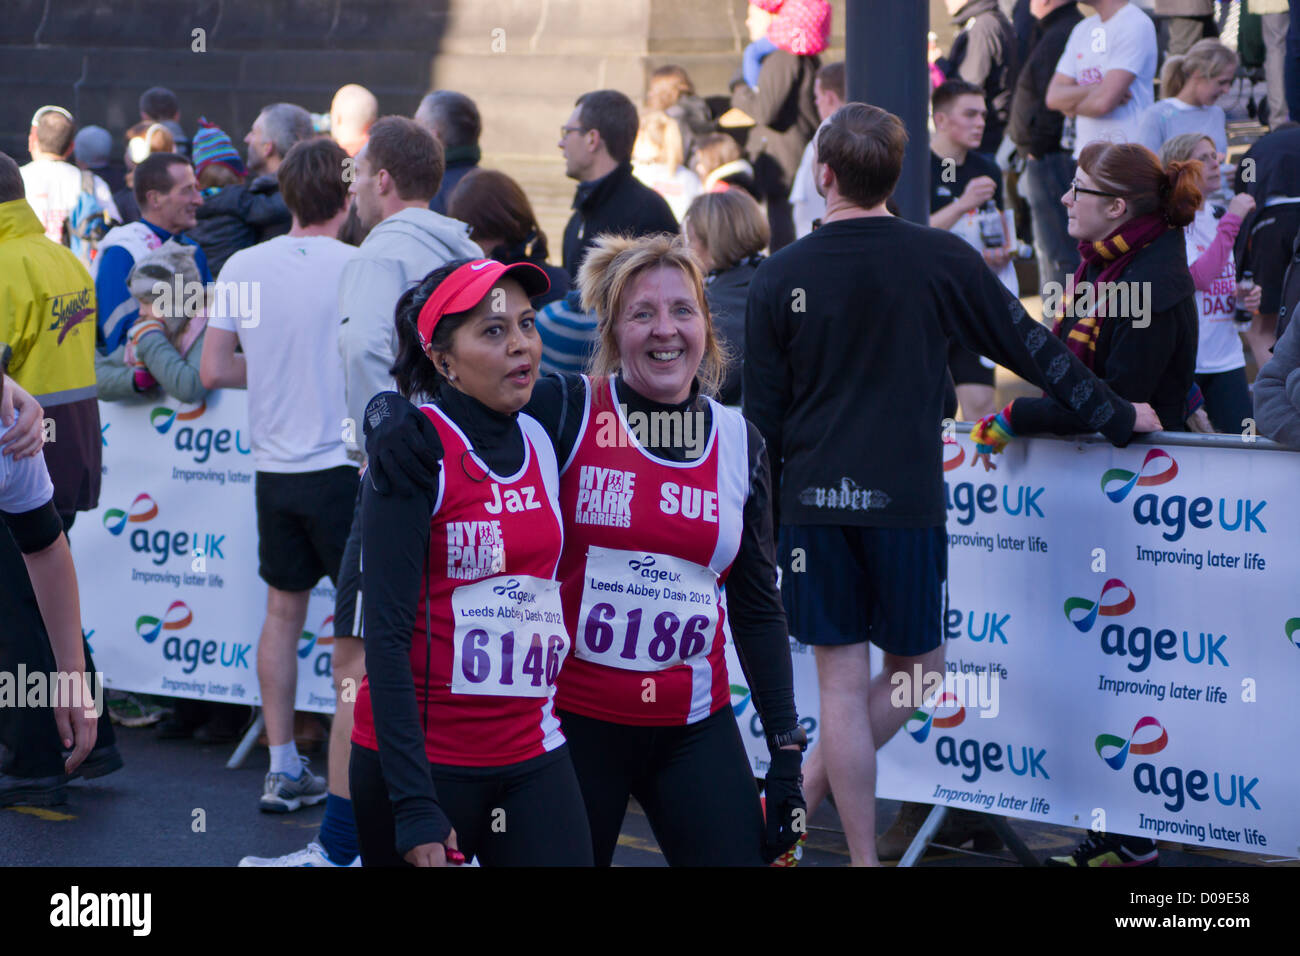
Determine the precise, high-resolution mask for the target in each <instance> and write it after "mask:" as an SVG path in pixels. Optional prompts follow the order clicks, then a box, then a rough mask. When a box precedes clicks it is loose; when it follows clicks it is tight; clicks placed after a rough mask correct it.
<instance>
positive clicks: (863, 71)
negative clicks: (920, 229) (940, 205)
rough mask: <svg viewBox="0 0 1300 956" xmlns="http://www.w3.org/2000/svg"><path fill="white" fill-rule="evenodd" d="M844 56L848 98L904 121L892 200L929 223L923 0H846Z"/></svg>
mask: <svg viewBox="0 0 1300 956" xmlns="http://www.w3.org/2000/svg"><path fill="white" fill-rule="evenodd" d="M844 6H845V23H844V48H845V54H844V59H845V63H846V70H847V75H846V83H847V85H848V89H847V90H846V92H847V94H848V98H849V100H850V101H854V102H859V103H870V104H871V105H872V106H879V107H880V108H881V109H886V110H889V112H891V113H893V114H894V115H895V116H897V117H898V118H899V119H901V120H902V121H903V125H904V126H906V127H907V136H908V142H907V154H906V155H905V156H904V158H903V175H902V178H900V179H899V181H898V188H897V189H896V190H895V191H894V201H895V202H897V203H898V208H899V211H900V212H901V213H902V214H903V218H904V219H910V220H911V221H912V222H919V223H922V224H924V223H928V222H929V221H930V206H929V201H928V199H927V196H928V195H929V191H930V182H929V180H930V133H929V129H928V128H927V125H926V124H927V119H928V116H929V103H930V71H929V66H928V64H927V63H926V56H925V51H926V34H927V33H928V31H929V29H930V5H929V4H928V3H924V2H922V0H845V3H844Z"/></svg>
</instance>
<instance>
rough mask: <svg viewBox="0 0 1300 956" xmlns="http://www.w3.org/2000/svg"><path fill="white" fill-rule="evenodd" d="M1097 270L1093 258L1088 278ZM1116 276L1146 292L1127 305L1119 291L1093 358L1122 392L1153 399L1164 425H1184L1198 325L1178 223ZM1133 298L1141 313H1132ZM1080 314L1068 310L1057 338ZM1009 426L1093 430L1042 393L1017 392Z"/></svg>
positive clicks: (1030, 430)
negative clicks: (1142, 299) (1040, 395)
mask: <svg viewBox="0 0 1300 956" xmlns="http://www.w3.org/2000/svg"><path fill="white" fill-rule="evenodd" d="M1100 272H1101V269H1100V267H1098V266H1090V267H1089V268H1088V272H1087V275H1086V278H1087V279H1088V281H1089V282H1095V281H1096V279H1097V276H1098V275H1099V274H1100ZM1117 281H1119V282H1122V283H1124V284H1125V285H1126V286H1127V287H1128V288H1129V289H1140V290H1144V291H1145V294H1147V295H1149V296H1150V298H1149V299H1147V300H1146V301H1145V302H1144V303H1138V304H1137V305H1136V306H1135V304H1134V303H1133V302H1132V300H1130V302H1129V308H1128V309H1127V311H1125V310H1124V309H1123V299H1118V300H1117V304H1118V305H1119V306H1120V308H1119V309H1117V310H1115V311H1116V314H1114V315H1111V316H1108V317H1107V318H1106V319H1105V320H1104V321H1103V322H1102V324H1101V331H1100V332H1099V333H1098V335H1097V354H1096V360H1095V363H1094V365H1093V368H1094V370H1095V371H1096V374H1097V377H1098V378H1099V379H1101V380H1102V381H1103V382H1105V383H1106V384H1107V385H1108V386H1110V388H1111V389H1112V390H1113V391H1114V392H1115V394H1116V395H1118V396H1120V397H1121V398H1124V399H1127V400H1128V401H1130V402H1147V403H1148V404H1150V405H1151V407H1152V408H1154V409H1155V411H1156V414H1157V415H1159V416H1160V426H1161V427H1162V428H1163V429H1164V430H1165V431H1171V432H1182V431H1187V424H1186V419H1187V393H1188V391H1190V390H1191V387H1192V382H1193V381H1194V380H1195V376H1196V344H1197V332H1198V329H1199V326H1198V321H1197V315H1196V298H1195V296H1196V289H1195V287H1194V285H1193V283H1192V277H1191V274H1190V273H1189V272H1188V270H1187V251H1186V246H1185V244H1184V239H1183V231H1182V230H1181V229H1170V230H1169V231H1168V232H1166V233H1165V234H1164V235H1162V236H1160V238H1158V239H1156V240H1155V241H1154V242H1152V243H1151V245H1149V246H1147V247H1146V248H1145V249H1140V250H1138V252H1137V254H1136V255H1135V256H1134V257H1133V261H1132V262H1130V263H1129V264H1128V266H1127V267H1126V268H1125V269H1124V271H1123V272H1122V273H1121V274H1120V276H1119V278H1118V280H1117ZM1138 306H1140V307H1141V309H1142V311H1143V313H1145V314H1143V315H1137V314H1136V311H1137V307H1138ZM1135 319H1136V320H1137V325H1136V326H1135V325H1134V321H1135ZM1078 320H1079V317H1078V316H1068V317H1067V318H1066V320H1065V322H1064V323H1063V325H1062V329H1061V338H1062V339H1064V338H1065V336H1066V335H1068V334H1069V331H1070V329H1071V328H1073V327H1074V325H1075V324H1076V323H1077V322H1078ZM1044 331H1046V330H1044ZM1011 430H1012V431H1014V432H1015V433H1016V434H1017V435H1032V434H1035V433H1038V432H1051V433H1053V434H1057V435H1071V434H1075V433H1078V432H1081V431H1091V429H1087V428H1084V427H1083V426H1082V424H1081V423H1080V422H1079V420H1078V419H1077V418H1076V417H1075V416H1073V415H1072V414H1071V413H1070V412H1069V410H1068V409H1065V408H1062V407H1061V406H1060V405H1059V404H1057V403H1056V402H1055V401H1053V400H1052V399H1050V398H1046V397H1043V398H1018V399H1016V400H1015V401H1014V402H1013V403H1012V404H1011Z"/></svg>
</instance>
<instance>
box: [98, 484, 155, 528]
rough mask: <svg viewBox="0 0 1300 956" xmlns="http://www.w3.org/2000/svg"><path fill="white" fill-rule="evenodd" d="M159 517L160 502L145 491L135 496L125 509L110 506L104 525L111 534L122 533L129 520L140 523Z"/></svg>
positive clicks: (105, 513) (105, 514) (106, 512)
mask: <svg viewBox="0 0 1300 956" xmlns="http://www.w3.org/2000/svg"><path fill="white" fill-rule="evenodd" d="M156 517H158V503H157V502H155V501H154V500H153V499H152V498H151V497H149V495H148V494H146V493H145V492H143V491H142V492H140V494H138V495H136V496H135V500H134V501H132V502H131V506H130V507H129V508H127V509H126V510H125V511H123V510H122V509H121V508H109V509H108V510H107V511H105V512H104V527H105V528H107V529H108V533H109V534H114V535H117V534H121V533H122V529H123V528H125V527H126V525H127V522H128V521H129V522H132V523H138V522H141V521H152V520H153V519H154V518H156Z"/></svg>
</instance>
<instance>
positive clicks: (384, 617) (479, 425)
mask: <svg viewBox="0 0 1300 956" xmlns="http://www.w3.org/2000/svg"><path fill="white" fill-rule="evenodd" d="M547 286H548V280H547V279H546V276H545V273H543V272H542V271H541V270H540V269H538V268H537V267H536V266H532V265H529V264H516V265H513V266H506V265H503V264H501V263H498V262H493V261H491V260H485V259H484V260H473V261H471V260H462V261H459V262H454V263H450V264H448V265H447V266H444V267H442V268H440V269H438V270H435V271H434V272H432V273H430V274H429V275H428V276H427V277H425V279H424V280H423V281H421V282H420V283H419V285H417V286H416V287H415V288H413V289H412V290H410V291H408V292H407V293H406V294H405V295H403V297H402V298H401V299H400V300H399V301H398V304H397V315H396V319H397V332H398V342H399V351H398V357H397V362H396V364H395V365H394V368H393V374H394V376H395V377H396V379H397V382H398V386H399V388H401V390H402V392H403V393H404V394H406V395H407V396H412V395H422V396H432V401H431V402H429V403H428V404H425V405H423V406H422V407H421V408H420V410H419V414H420V416H421V417H422V419H423V422H422V423H421V426H420V427H421V429H422V433H425V434H429V435H430V436H431V437H432V440H431V441H430V442H429V443H428V444H429V445H431V446H433V447H440V448H441V449H442V457H443V460H442V463H441V467H440V469H438V471H437V480H436V481H435V482H434V484H433V485H432V486H428V487H426V488H425V489H424V493H423V494H419V495H416V496H414V497H407V498H400V497H397V496H384V495H380V494H377V493H376V492H375V489H374V482H373V480H367V481H366V482H365V487H364V488H363V491H362V498H361V522H362V551H361V566H362V574H363V582H364V584H363V593H364V597H365V603H364V614H365V635H366V671H367V676H366V678H365V679H364V680H363V681H362V685H361V688H360V691H359V693H358V695H357V701H356V716H355V727H354V730H353V733H352V744H353V748H352V759H351V764H350V768H349V779H350V783H351V787H352V801H353V809H354V812H355V815H356V823H357V838H358V843H359V845H360V849H361V858H362V861H363V863H364V864H365V865H366V866H385V865H387V866H400V865H402V864H403V863H406V864H411V865H415V866H441V865H445V864H446V863H448V862H463V860H464V859H471V858H474V857H478V859H479V860H480V861H481V862H482V863H483V864H485V865H489V866H491V865H506V866H511V865H514V866H537V865H548V864H549V865H584V864H586V865H589V864H590V863H591V862H592V856H591V844H590V840H589V837H588V832H587V823H586V819H585V814H584V810H583V802H582V795H581V792H580V790H579V788H578V783H577V780H576V778H575V775H574V770H573V765H572V762H571V760H570V757H569V751H568V748H567V747H566V746H565V739H564V735H563V734H562V733H561V730H560V721H559V719H558V718H557V716H556V715H555V713H554V711H553V709H552V698H553V696H554V691H555V685H556V680H557V678H558V676H559V673H560V667H561V665H562V664H563V663H564V660H565V658H566V656H567V655H568V653H569V649H570V648H569V643H570V642H569V639H568V636H567V634H566V631H565V627H564V620H563V610H562V604H561V599H560V592H559V584H558V582H557V581H556V580H555V572H556V568H557V565H558V562H559V559H560V553H561V547H562V543H563V531H562V525H561V520H560V514H559V508H558V501H557V496H558V490H559V488H558V474H557V464H556V458H555V452H554V448H553V445H552V442H551V439H550V438H549V436H548V435H547V434H546V433H545V432H544V431H543V429H542V428H541V426H539V425H538V423H537V422H536V421H535V420H534V419H533V418H531V417H530V416H528V415H526V414H520V413H519V410H520V409H521V408H522V407H523V406H524V404H525V403H526V402H527V401H528V399H529V397H530V395H531V393H532V390H533V385H534V383H535V381H536V379H537V364H538V361H539V359H540V356H541V342H540V339H539V338H538V334H537V330H536V328H535V326H534V312H533V309H532V306H531V305H530V303H529V297H530V296H534V295H538V294H540V293H542V292H544V291H545V290H546V288H547ZM380 414H381V412H380V411H377V410H376V407H374V406H372V408H371V409H369V410H368V411H367V418H368V419H370V420H372V421H373V420H375V419H376V417H377V416H378V415H380ZM376 451H377V455H378V457H383V456H384V455H385V454H386V452H387V451H388V450H387V449H383V448H380V449H377V450H376Z"/></svg>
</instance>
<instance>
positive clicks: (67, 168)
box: [19, 106, 122, 242]
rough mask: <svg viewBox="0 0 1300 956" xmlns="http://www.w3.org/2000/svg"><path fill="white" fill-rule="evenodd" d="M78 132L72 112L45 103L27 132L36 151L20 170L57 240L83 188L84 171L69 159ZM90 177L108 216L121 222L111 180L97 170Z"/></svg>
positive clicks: (31, 199) (29, 147)
mask: <svg viewBox="0 0 1300 956" xmlns="http://www.w3.org/2000/svg"><path fill="white" fill-rule="evenodd" d="M76 132H77V124H76V123H75V122H74V121H73V119H72V114H71V113H69V112H68V111H67V110H65V109H64V108H63V107H61V106H42V107H41V108H40V109H38V110H37V111H36V115H34V116H33V117H32V129H31V132H30V133H29V134H28V135H27V151H28V152H29V153H31V154H32V161H31V162H30V163H28V164H27V165H26V166H23V167H21V168H20V169H19V172H20V173H22V177H23V186H24V188H25V189H26V192H27V201H28V202H29V203H30V204H31V207H32V208H33V209H34V210H36V218H38V219H39V220H40V221H41V225H42V226H43V227H44V228H45V235H47V236H49V237H50V238H51V239H53V240H54V241H55V242H62V241H63V220H65V219H67V218H68V214H69V213H71V212H72V210H73V208H74V207H75V206H76V205H77V199H78V197H80V195H81V190H82V173H81V170H80V169H78V168H77V167H76V166H74V165H73V164H72V163H69V162H67V161H66V159H67V156H68V155H69V154H70V153H71V152H72V141H73V139H74V137H75V135H76ZM90 176H91V182H92V183H93V184H94V189H95V198H96V199H97V200H98V201H99V205H100V207H101V208H102V209H103V210H104V214H105V216H106V217H107V218H109V219H112V220H115V221H117V222H121V221H122V216H121V215H120V214H119V213H118V211H117V205H116V204H115V203H114V202H113V191H112V190H111V189H109V188H108V183H106V182H104V180H102V179H100V178H99V177H98V176H96V175H95V174H94V173H91V174H90Z"/></svg>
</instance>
